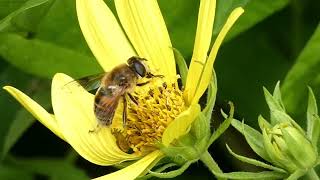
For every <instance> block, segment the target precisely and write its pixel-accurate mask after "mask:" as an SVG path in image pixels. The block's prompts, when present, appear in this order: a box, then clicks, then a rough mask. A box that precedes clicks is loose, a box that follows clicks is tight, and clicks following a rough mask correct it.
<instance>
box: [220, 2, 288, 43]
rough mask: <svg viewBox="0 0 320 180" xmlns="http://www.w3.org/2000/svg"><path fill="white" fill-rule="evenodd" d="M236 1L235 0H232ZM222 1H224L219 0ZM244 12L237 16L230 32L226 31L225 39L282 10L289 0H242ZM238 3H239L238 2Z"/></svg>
mask: <svg viewBox="0 0 320 180" xmlns="http://www.w3.org/2000/svg"><path fill="white" fill-rule="evenodd" d="M220 1H221V0H220ZM233 1H236V0H233ZM238 1H239V2H240V0H238ZM218 2H219V0H218ZM221 2H224V1H221ZM241 2H242V3H243V4H245V6H244V10H245V13H243V15H242V16H241V17H240V18H239V20H238V21H237V23H236V24H235V25H234V27H233V28H232V30H231V31H230V33H228V36H227V39H226V41H228V40H230V39H232V38H234V37H236V36H238V35H239V34H241V33H242V32H244V31H246V30H248V29H249V28H251V27H253V26H255V25H256V24H257V23H259V22H260V21H263V20H264V19H266V18H267V17H269V16H270V15H272V14H274V13H276V12H278V11H280V10H282V9H283V8H284V7H286V6H287V5H288V4H289V2H290V1H289V0H277V1H272V3H270V1H263V0H262V1H261V0H250V1H248V0H242V1H241ZM238 4H240V3H238ZM218 11H219V10H218Z"/></svg>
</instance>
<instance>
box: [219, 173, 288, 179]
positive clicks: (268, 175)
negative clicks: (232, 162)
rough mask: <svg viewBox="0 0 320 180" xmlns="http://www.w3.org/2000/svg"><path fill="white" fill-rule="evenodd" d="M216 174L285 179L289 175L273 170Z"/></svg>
mask: <svg viewBox="0 0 320 180" xmlns="http://www.w3.org/2000/svg"><path fill="white" fill-rule="evenodd" d="M216 176H218V177H221V178H228V179H265V180H269V179H270V180H271V179H283V178H285V177H287V176H288V175H287V174H284V173H279V172H273V171H262V172H230V173H217V174H216Z"/></svg>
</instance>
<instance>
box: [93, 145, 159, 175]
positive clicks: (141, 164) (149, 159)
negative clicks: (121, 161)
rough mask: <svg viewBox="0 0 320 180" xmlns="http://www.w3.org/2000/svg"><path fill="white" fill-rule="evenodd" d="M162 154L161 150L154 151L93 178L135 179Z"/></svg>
mask: <svg viewBox="0 0 320 180" xmlns="http://www.w3.org/2000/svg"><path fill="white" fill-rule="evenodd" d="M162 156H163V154H162V153H161V151H154V152H152V153H150V154H148V155H146V156H145V157H144V158H142V159H140V160H139V161H137V162H136V163H134V164H132V165H130V166H128V167H126V168H123V169H121V170H118V171H116V172H114V173H111V174H108V175H105V176H101V177H98V178H95V179H94V180H116V179H125V180H133V179H136V178H137V177H138V176H139V175H140V174H142V173H143V172H145V170H147V169H148V168H150V166H152V164H154V163H155V162H156V161H157V160H159V159H160V158H161V157H162Z"/></svg>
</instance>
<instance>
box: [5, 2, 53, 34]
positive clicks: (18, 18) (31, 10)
mask: <svg viewBox="0 0 320 180" xmlns="http://www.w3.org/2000/svg"><path fill="white" fill-rule="evenodd" d="M53 2H54V0H29V1H27V2H25V3H24V4H23V5H22V6H21V7H20V8H19V9H18V10H16V11H14V12H12V13H11V14H9V15H8V16H7V17H5V18H4V19H2V20H1V21H0V32H4V31H7V30H9V29H11V28H14V29H17V30H19V31H32V32H34V31H35V29H36V27H37V25H38V24H39V22H40V21H41V20H42V18H43V17H44V16H45V14H46V13H47V12H48V9H49V8H50V6H51V5H52V3H53Z"/></svg>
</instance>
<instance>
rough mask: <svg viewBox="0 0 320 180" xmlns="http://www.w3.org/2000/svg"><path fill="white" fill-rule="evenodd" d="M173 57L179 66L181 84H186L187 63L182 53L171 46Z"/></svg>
mask: <svg viewBox="0 0 320 180" xmlns="http://www.w3.org/2000/svg"><path fill="white" fill-rule="evenodd" d="M172 50H173V54H174V59H175V60H176V63H177V65H178V68H179V73H180V76H181V81H182V85H183V86H186V82H187V75H188V66H187V63H186V61H185V59H184V57H183V55H182V54H181V53H180V51H179V50H178V49H176V48H172Z"/></svg>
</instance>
